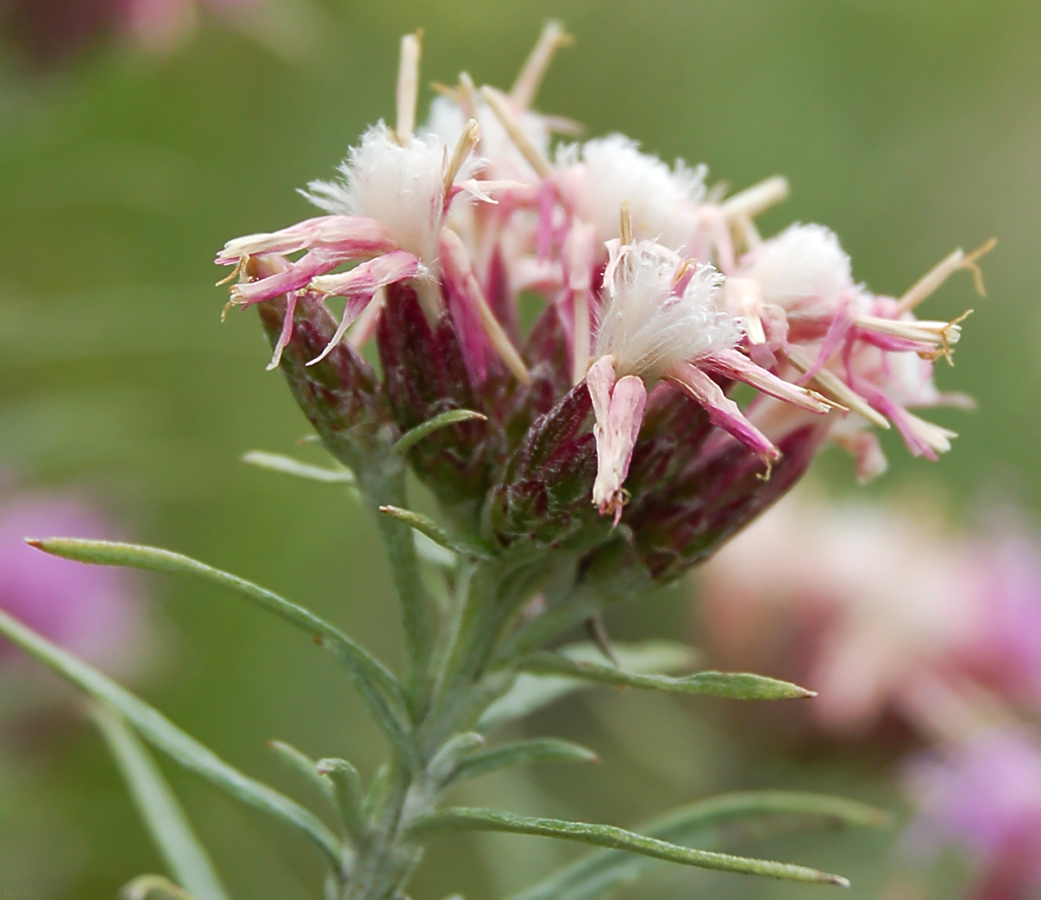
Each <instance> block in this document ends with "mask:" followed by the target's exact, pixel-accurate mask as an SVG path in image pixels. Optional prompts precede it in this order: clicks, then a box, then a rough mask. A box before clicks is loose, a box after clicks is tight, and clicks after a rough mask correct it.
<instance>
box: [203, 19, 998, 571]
mask: <svg viewBox="0 0 1041 900" xmlns="http://www.w3.org/2000/svg"><path fill="white" fill-rule="evenodd" d="M566 41H567V36H566V35H565V33H564V32H563V31H562V30H561V29H560V27H559V26H558V25H555V24H551V25H549V26H547V28H546V29H545V30H544V32H543V34H542V37H541V39H540V41H539V42H538V44H537V46H536V47H535V49H534V51H533V52H532V54H531V56H530V58H529V59H528V62H527V63H526V65H525V66H524V68H523V69H522V71H521V73H520V75H519V76H518V78H517V81H516V83H515V84H514V85H513V87H512V89H511V90H510V91H509V92H502V91H499V90H496V89H493V88H489V87H484V88H478V87H477V86H476V85H475V84H474V83H473V82H472V81H471V80H470V78H469V77H468V76H466V75H463V76H461V77H460V79H459V83H458V84H457V85H456V86H454V87H451V88H442V90H441V92H440V94H441V95H440V96H439V97H438V98H437V99H436V100H435V101H434V104H433V107H432V109H431V113H430V117H429V119H428V122H427V124H426V125H425V126H420V127H417V123H416V102H417V92H418V84H419V75H418V60H419V53H420V48H419V42H418V38H417V37H416V36H408V37H406V38H405V39H404V41H403V44H402V57H401V69H400V75H399V82H398V88H397V116H396V120H395V123H394V125H393V126H390V125H387V124H385V123H383V122H380V123H378V124H377V125H375V126H373V127H371V128H370V129H369V130H368V131H366V132H365V134H364V135H363V136H362V138H361V141H360V143H359V144H358V145H357V146H355V147H354V148H352V149H351V150H350V152H349V155H348V158H347V160H346V161H345V162H344V163H343V165H342V166H341V168H340V176H341V177H340V178H339V179H338V180H336V181H332V182H322V181H319V182H314V183H312V184H311V185H310V186H309V188H308V190H307V191H306V192H304V195H305V196H306V197H307V198H308V199H310V200H311V201H312V202H313V203H314V204H316V205H317V206H318V207H319V208H321V209H322V210H323V211H324V213H325V215H322V216H318V217H315V218H309V219H305V220H304V221H302V222H299V223H297V224H295V225H292V226H290V227H288V228H283V229H281V230H278V231H274V232H270V233H262V234H253V235H248V236H246V237H241V238H237V239H235V240H232V241H229V242H228V243H227V245H226V246H225V248H224V249H223V250H222V251H221V252H220V253H219V254H218V257H217V262H218V263H220V264H223V265H227V266H231V267H233V272H232V276H231V280H232V281H235V279H236V276H241V277H240V278H239V280H238V281H237V282H236V283H235V284H233V285H232V288H231V300H230V303H229V306H235V307H250V306H257V307H258V308H259V310H260V313H261V317H262V319H263V320H264V321H265V323H266V325H267V327H268V330H269V332H270V333H271V335H272V340H273V343H274V347H275V351H274V356H273V358H272V361H271V366H272V367H275V366H277V365H278V364H279V363H280V362H281V363H282V365H283V368H284V369H285V370H286V371H287V373H295V374H292V375H291V380H293V379H295V380H296V382H297V383H298V384H304V383H305V382H306V383H308V384H309V385H310V387H308V388H307V390H308V391H310V396H311V397H312V399H313V403H312V409H311V412H310V414H311V415H312V418H313V419H314V418H315V417H318V418H321V419H323V421H325V423H326V426H327V427H328V428H333V427H334V428H335V429H338V430H339V431H340V432H343V433H348V432H349V434H350V440H351V441H352V442H354V444H356V445H358V446H363V445H366V444H368V445H371V446H372V447H374V448H375V447H377V446H380V445H381V442H383V445H385V444H386V441H387V440H388V439H389V438H388V437H387V436H388V435H390V436H391V438H392V437H393V436H395V435H397V434H400V433H403V432H405V431H407V430H409V429H411V428H414V427H416V426H418V425H420V424H422V423H424V422H426V421H428V420H430V419H432V418H433V417H434V416H436V415H438V414H440V413H444V412H446V411H448V410H451V409H456V408H463V409H471V410H474V411H476V412H478V413H480V414H482V415H483V416H484V417H486V418H485V419H484V420H483V421H474V420H471V421H468V422H465V423H460V424H455V425H451V426H449V427H445V428H443V429H441V430H440V431H438V432H436V433H434V434H432V435H431V436H429V437H427V438H426V439H424V440H423V441H421V442H418V443H416V444H415V445H414V446H413V448H412V449H411V450H410V451H409V461H410V463H411V464H412V466H413V468H414V469H415V471H416V472H417V473H418V475H419V476H420V477H421V478H422V479H424V480H425V481H426V482H427V484H428V485H429V486H430V487H431V488H432V489H433V491H434V492H435V493H436V494H437V495H438V497H439V498H440V499H441V500H442V501H443V502H444V503H445V504H446V505H448V506H450V507H451V508H452V509H453V511H454V514H455V518H456V519H459V518H463V519H466V520H467V521H469V522H471V523H474V527H475V529H477V530H479V531H480V536H481V537H482V538H484V539H485V540H486V541H488V542H490V543H492V544H493V545H496V546H500V547H503V546H508V545H511V544H512V543H515V542H517V541H530V542H534V543H535V544H540V545H543V546H547V547H560V546H576V545H577V546H584V547H590V546H595V545H596V544H598V543H601V542H603V541H605V540H606V539H607V538H608V537H610V536H614V534H615V532H612V530H611V526H612V525H613V526H618V525H619V523H622V524H623V525H624V526H625V534H626V535H627V536H628V538H629V539H630V541H631V543H632V546H633V548H634V550H635V552H636V555H637V557H638V559H639V561H640V563H641V564H642V566H643V567H644V568H645V570H646V571H647V572H648V573H649V574H650V575H651V576H652V577H653V578H656V579H658V580H667V579H670V578H673V577H675V576H676V575H678V574H679V573H680V572H682V571H683V570H684V569H685V568H687V567H688V566H689V565H691V564H692V563H694V562H696V561H698V560H700V559H702V558H704V556H706V555H707V554H708V553H709V552H711V550H712V549H713V548H714V547H715V546H717V545H718V544H719V543H720V541H721V540H722V539H724V538H725V537H727V536H728V535H730V534H732V533H733V532H734V531H735V530H737V529H738V528H739V527H741V526H742V525H743V524H744V523H745V522H747V521H748V520H749V519H751V518H752V517H754V516H755V515H756V514H757V513H758V512H759V511H760V510H761V509H763V508H764V507H765V506H766V505H768V504H769V503H770V502H772V501H773V500H774V499H775V498H776V497H777V496H779V495H780V494H781V493H783V492H784V491H785V490H786V489H787V488H788V487H789V486H790V485H791V484H792V483H794V481H795V480H796V479H798V477H799V476H801V474H802V473H803V471H804V470H805V468H806V466H807V464H808V463H809V461H810V460H811V458H812V457H813V455H814V454H815V453H816V452H817V450H818V449H819V447H820V446H821V445H822V443H823V442H825V441H826V440H834V441H835V442H837V443H839V444H841V445H842V446H844V447H846V448H848V449H849V450H851V451H852V452H853V453H854V454H855V456H856V459H857V466H858V472H859V473H860V474H861V475H862V476H863V477H869V476H872V475H875V474H877V473H878V472H880V471H881V470H882V469H883V468H884V458H883V457H882V454H881V451H880V450H879V447H878V444H877V441H876V440H875V437H874V434H873V432H872V431H870V430H869V428H871V427H876V428H889V427H890V426H895V427H896V428H897V429H898V430H899V431H900V433H901V434H902V436H903V438H904V441H905V443H906V444H907V446H908V448H909V449H910V451H911V452H912V453H914V454H916V455H924V456H927V457H930V458H935V456H936V455H937V454H938V453H941V452H943V451H944V450H946V449H948V446H949V439H950V438H951V437H952V436H953V434H952V433H951V432H949V431H947V430H945V429H943V428H940V427H939V426H936V425H933V424H931V423H929V422H927V421H925V420H924V419H922V418H920V417H919V416H918V415H917V414H916V413H914V412H912V411H911V410H912V409H915V408H918V407H921V406H931V405H936V404H939V403H948V402H953V403H963V402H964V399H963V398H960V397H956V396H951V395H946V394H942V393H941V392H940V391H938V389H937V388H936V387H935V385H934V383H933V378H932V374H933V365H934V362H935V360H937V359H938V358H941V357H949V356H950V353H951V350H952V347H953V345H954V344H955V343H956V342H957V340H958V338H959V334H960V330H959V329H960V326H959V324H958V322H957V321H954V322H946V321H930V320H921V319H918V318H917V317H916V315H915V313H916V310H917V309H918V307H919V305H920V304H921V303H922V301H924V300H925V299H926V298H927V297H928V296H929V295H930V294H931V293H932V292H933V291H934V290H935V289H936V288H937V287H939V285H940V284H941V283H942V282H943V281H944V280H945V279H946V278H947V277H948V276H949V275H950V274H952V273H953V272H955V271H957V270H959V269H970V270H972V271H973V272H975V273H976V274H977V276H978V272H977V271H976V269H975V261H976V258H977V257H978V256H979V255H980V253H981V252H983V250H985V249H986V248H981V250H980V251H977V252H976V253H972V254H968V255H966V254H963V253H962V252H961V251H958V252H956V253H954V254H952V255H951V256H950V257H948V258H947V259H946V260H944V261H943V262H942V263H941V264H940V265H939V266H937V267H936V268H935V269H933V270H932V271H931V272H929V273H928V274H927V275H926V276H925V277H924V278H923V279H922V280H921V281H920V282H919V283H918V284H916V285H915V286H913V287H912V288H911V289H910V290H909V291H908V292H907V293H906V294H904V295H903V296H901V297H899V298H897V297H888V296H884V295H876V294H874V293H872V292H870V291H869V290H868V289H867V288H865V287H864V286H863V285H860V284H857V283H856V282H855V281H854V279H853V276H852V271H851V266H850V261H849V258H848V257H847V255H846V254H845V252H844V251H843V250H842V248H841V247H840V245H839V242H838V239H837V238H836V237H835V235H834V234H833V233H832V232H831V231H829V230H828V229H826V228H824V227H822V226H819V225H799V224H796V225H793V226H791V227H790V228H788V229H787V230H785V231H783V232H782V233H781V234H779V235H777V236H774V237H769V238H763V237H762V236H761V235H760V234H759V232H758V230H757V229H756V227H755V225H754V219H755V217H756V216H757V215H758V214H759V213H761V212H763V211H764V210H766V209H767V208H769V207H770V206H772V205H774V204H776V203H777V202H779V201H781V200H783V199H784V197H785V196H786V194H787V184H786V182H785V181H784V179H782V178H771V179H768V180H767V181H765V182H763V183H762V184H759V185H756V186H754V187H752V188H750V189H748V190H745V191H741V192H739V193H737V194H734V195H732V196H729V197H725V196H724V194H723V191H721V190H719V189H713V188H709V187H708V186H707V184H706V170H705V168H704V167H697V168H690V167H688V166H686V165H685V164H683V163H682V162H677V163H676V164H675V165H673V166H669V165H667V164H666V163H664V162H663V161H662V160H660V159H658V158H656V157H654V156H651V155H649V154H646V153H643V152H641V151H640V149H639V148H638V146H637V144H636V143H635V142H634V141H632V140H630V139H628V138H625V137H622V136H620V135H611V136H608V137H606V138H596V139H592V140H588V141H584V142H573V140H572V139H571V138H569V137H567V136H568V135H571V134H573V133H575V132H576V131H578V128H577V126H575V124H574V123H573V122H570V121H568V120H563V119H559V118H555V117H553V116H547V115H543V114H541V113H538V112H536V111H535V110H534V108H533V105H532V104H533V101H534V98H535V94H536V91H537V88H538V86H539V84H540V82H541V80H542V77H543V74H544V72H545V69H546V67H547V65H548V63H549V61H550V59H551V57H552V55H553V53H554V51H555V50H556V49H557V48H558V47H559V46H561V45H562V44H564V43H565V42H566ZM560 133H563V134H564V135H565V138H564V139H562V140H561V141H558V142H556V143H555V144H554V135H555V134H560ZM522 297H528V298H537V302H538V307H539V309H538V313H537V315H536V317H535V320H534V324H533V325H532V326H531V327H530V328H529V329H526V330H524V329H522V328H521V324H520V323H521V320H522V318H524V317H523V316H522V314H521V308H522V304H521V298H522ZM334 308H335V314H334V312H333V310H334ZM373 339H374V340H375V344H376V351H377V353H378V356H379V363H380V368H381V374H382V377H378V376H377V375H376V373H375V372H374V371H373V369H372V368H371V367H370V365H369V364H368V363H367V362H366V361H365V359H364V358H363V357H362V355H361V354H360V353H359V351H360V350H361V349H362V348H363V346H364V345H366V344H367V343H368V342H370V340H373ZM739 383H743V384H745V385H748V386H750V387H752V388H754V389H755V391H756V392H757V397H756V399H755V400H754V401H753V402H751V403H750V404H748V405H746V406H745V407H744V408H742V407H740V406H739V405H738V404H737V403H736V402H735V401H734V399H733V398H732V397H731V396H730V394H731V391H732V389H733V388H734V387H735V386H736V385H737V384H739ZM309 402H310V401H309ZM306 405H307V404H305V406H306ZM333 420H335V422H334V423H333ZM330 423H333V424H330ZM460 511H463V512H464V514H463V515H462V516H460V515H459V514H460Z"/></svg>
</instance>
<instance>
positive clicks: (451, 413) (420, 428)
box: [392, 409, 488, 456]
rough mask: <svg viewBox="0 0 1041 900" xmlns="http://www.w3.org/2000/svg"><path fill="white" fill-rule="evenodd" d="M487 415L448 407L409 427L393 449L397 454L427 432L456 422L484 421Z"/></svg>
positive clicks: (401, 453) (416, 441)
mask: <svg viewBox="0 0 1041 900" xmlns="http://www.w3.org/2000/svg"><path fill="white" fill-rule="evenodd" d="M487 418H488V417H487V416H486V415H484V414H483V413H479V412H474V411H473V410H472V409H450V410H448V412H443V413H441V414H440V415H438V416H434V417H433V418H432V419H427V420H426V421H425V422H424V423H423V424H422V425H417V426H416V427H415V428H410V429H409V430H408V431H406V432H405V433H404V434H403V435H402V436H401V437H400V438H399V439H398V442H397V443H396V444H395V445H394V446H393V448H392V449H393V451H394V452H395V453H397V454H398V455H399V456H400V455H403V454H405V453H407V452H408V451H409V450H411V449H412V447H414V446H415V445H416V444H418V443H419V442H420V441H421V440H423V438H425V437H426V436H427V435H428V434H432V433H433V432H435V431H437V430H438V429H439V428H444V427H445V426H446V425H455V424H456V423H457V422H471V421H473V420H475V419H476V420H479V421H482V422H483V421H486V420H487Z"/></svg>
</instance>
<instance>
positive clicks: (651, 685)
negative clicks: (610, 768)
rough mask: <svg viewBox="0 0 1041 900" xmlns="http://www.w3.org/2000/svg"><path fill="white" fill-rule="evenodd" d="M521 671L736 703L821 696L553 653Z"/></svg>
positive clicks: (727, 677)
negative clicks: (640, 670) (672, 674)
mask: <svg viewBox="0 0 1041 900" xmlns="http://www.w3.org/2000/svg"><path fill="white" fill-rule="evenodd" d="M517 668H519V669H520V670H521V671H523V672H528V673H531V674H533V675H564V676H567V677H570V678H581V679H583V680H586V681H594V682H597V683H599V684H611V685H615V686H618V687H632V688H641V689H644V690H652V691H669V692H672V693H679V694H709V695H711V696H713V697H728V698H730V699H732V700H801V699H805V698H807V697H816V696H817V694H816V692H814V691H808V690H806V688H802V687H799V686H798V685H796V684H791V683H789V682H787V681H778V680H777V679H776V678H767V677H766V676H764V675H752V674H750V673H748V672H711V671H709V672H694V673H693V674H691V675H681V676H679V677H675V678H674V677H670V676H668V675H642V674H639V673H637V672H627V671H626V670H625V669H619V668H617V667H615V666H611V665H605V664H603V663H595V662H588V661H585V660H576V659H572V658H570V657H567V656H564V655H563V654H560V653H551V652H542V653H532V654H531V655H530V656H525V657H523V658H522V659H520V660H519V661H518V662H517Z"/></svg>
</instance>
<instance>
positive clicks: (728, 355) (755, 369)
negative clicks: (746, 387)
mask: <svg viewBox="0 0 1041 900" xmlns="http://www.w3.org/2000/svg"><path fill="white" fill-rule="evenodd" d="M698 366H700V367H701V368H702V369H706V370H707V371H709V372H715V373H716V374H718V375H722V376H724V377H725V378H733V379H736V380H737V381H743V382H744V383H745V384H750V385H752V387H754V388H758V389H759V390H760V391H762V392H763V393H764V394H769V395H770V396H771V397H776V398H777V399H778V400H784V401H785V403H791V404H792V406H798V407H799V408H800V409H807V410H809V411H810V412H815V413H826V412H828V410H830V409H831V408H832V407H831V406H829V405H828V404H827V403H825V402H823V401H822V400H821V399H820V398H819V397H817V396H816V395H814V394H811V393H810V392H809V391H807V390H806V389H805V388H801V387H799V386H798V385H795V384H791V383H790V382H787V381H785V380H784V379H783V378H779V377H778V376H776V375H774V373H773V372H770V371H767V370H766V369H764V368H761V367H760V366H758V365H756V364H755V363H754V362H752V360H750V359H749V358H748V357H747V356H745V355H744V354H743V353H739V352H738V351H737V350H717V351H715V352H714V353H712V355H711V356H705V357H703V358H701V359H699V360H698Z"/></svg>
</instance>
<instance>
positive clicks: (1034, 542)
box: [698, 498, 1041, 900]
mask: <svg viewBox="0 0 1041 900" xmlns="http://www.w3.org/2000/svg"><path fill="white" fill-rule="evenodd" d="M698 586H699V598H698V617H699V620H700V622H701V624H702V630H703V632H704V634H705V637H706V639H707V641H708V645H709V647H710V649H711V652H712V653H713V654H714V655H715V657H716V661H717V662H719V663H720V664H722V665H730V666H739V667H745V666H751V667H755V668H757V669H760V670H763V671H767V672H769V673H770V674H773V675H779V674H781V675H785V676H789V677H793V678H798V679H800V680H801V683H803V684H806V685H807V686H808V687H810V688H813V689H815V690H817V691H818V693H819V696H818V697H817V698H815V700H814V701H813V703H812V704H809V706H808V712H809V713H810V716H811V718H812V721H813V724H814V725H815V726H816V728H818V729H820V730H822V731H823V732H825V733H827V734H831V735H834V736H842V737H844V738H846V739H849V738H851V737H860V738H870V737H871V736H872V735H873V734H875V733H876V731H875V729H876V728H877V727H878V726H880V725H881V724H883V722H884V717H885V716H886V715H890V716H891V715H896V716H898V717H899V718H901V719H902V720H903V721H904V723H905V724H906V725H907V726H909V727H910V729H911V732H912V734H913V735H916V736H917V739H918V741H922V740H926V741H930V742H935V746H934V747H933V749H932V750H931V751H929V752H928V753H922V754H918V755H914V756H912V758H911V760H910V762H909V763H908V764H907V765H906V767H905V783H906V787H907V792H908V795H909V797H910V799H911V800H912V801H913V803H914V805H915V806H916V808H917V809H918V810H919V818H918V821H917V822H916V823H915V825H914V827H913V828H912V829H911V831H910V832H909V837H910V838H911V841H910V843H911V844H912V846H914V847H917V848H919V849H922V848H925V849H930V848H937V847H940V846H943V845H945V844H954V845H956V846H957V847H959V848H961V849H962V850H964V851H965V853H966V855H967V857H968V858H969V859H970V860H971V861H972V862H973V863H974V865H975V869H976V872H977V876H978V884H977V886H976V888H975V890H974V892H973V893H972V896H974V897H979V898H981V900H983V898H994V900H996V898H1002V900H1018V898H1023V900H1025V898H1028V897H1035V896H1037V892H1038V891H1041V734H1039V733H1038V730H1037V723H1038V721H1039V719H1041V538H1039V537H1038V536H1037V535H1035V534H1033V533H1032V532H1031V531H1030V530H1029V529H1028V528H1027V527H1026V526H1024V525H1023V524H1022V523H1021V522H1020V521H1019V520H1018V518H1017V517H1016V516H1014V515H1010V514H1009V510H1007V509H1006V510H999V511H996V512H995V513H994V514H993V515H992V516H991V517H990V519H989V521H988V527H987V528H986V529H985V530H982V531H981V533H979V534H974V535H973V534H953V533H951V532H950V530H949V529H948V528H946V527H944V526H943V524H942V522H941V520H940V519H939V517H930V516H929V515H928V514H926V513H923V512H922V511H921V510H917V511H914V512H912V511H911V510H896V509H892V508H887V507H884V506H874V507H872V506H868V505H866V504H845V505H841V506H840V505H837V504H832V505H828V504H825V503H823V502H820V501H802V502H799V501H798V499H797V498H791V499H789V500H788V501H787V502H786V503H784V504H781V505H780V506H779V507H778V508H777V509H775V510H772V511H771V512H770V514H768V515H767V516H764V517H763V518H762V519H761V520H760V521H758V522H756V523H755V524H754V525H752V526H751V527H750V528H749V529H748V531H747V532H746V533H745V534H742V535H741V536H740V537H739V538H737V539H736V540H735V541H733V542H732V543H731V544H730V545H729V546H727V547H725V548H724V549H723V550H721V551H720V552H719V554H717V556H716V557H715V558H714V559H713V560H712V561H710V562H709V563H708V564H707V565H706V566H704V567H703V568H702V569H701V570H700V578H699V581H698Z"/></svg>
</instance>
